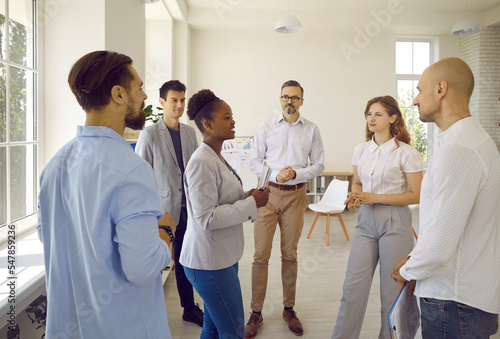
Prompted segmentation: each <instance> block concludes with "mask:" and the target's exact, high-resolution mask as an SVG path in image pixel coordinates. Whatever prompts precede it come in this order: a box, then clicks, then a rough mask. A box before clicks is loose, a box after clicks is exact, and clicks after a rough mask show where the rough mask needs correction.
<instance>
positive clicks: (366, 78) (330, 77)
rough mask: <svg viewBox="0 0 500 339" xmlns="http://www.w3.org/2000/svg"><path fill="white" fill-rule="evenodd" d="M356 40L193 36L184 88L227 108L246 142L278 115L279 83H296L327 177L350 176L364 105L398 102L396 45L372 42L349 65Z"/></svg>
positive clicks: (390, 38) (386, 38)
mask: <svg viewBox="0 0 500 339" xmlns="http://www.w3.org/2000/svg"><path fill="white" fill-rule="evenodd" d="M355 38H356V36H355V34H354V33H352V34H348V33H332V32H321V31H307V30H304V31H302V32H300V33H296V34H290V35H287V34H278V33H275V32H274V31H261V30H254V31H250V30H203V31H198V30H195V31H193V32H192V33H191V83H190V85H191V86H190V87H191V90H192V92H193V93H194V92H195V91H197V90H199V89H202V88H210V89H212V90H213V91H214V92H215V94H216V95H218V96H219V97H220V98H222V99H224V100H225V101H227V102H228V104H229V105H230V106H231V108H232V110H233V114H234V116H235V120H236V134H237V135H238V136H247V135H255V134H256V132H257V129H258V127H259V125H260V123H261V122H262V121H263V120H265V119H267V118H269V117H271V116H273V115H274V114H280V105H279V99H278V98H279V96H280V88H281V85H282V83H283V82H285V81H286V80H289V79H294V80H297V81H299V82H300V83H301V84H302V86H303V87H304V98H305V100H304V105H303V106H302V108H301V110H300V111H301V113H302V114H303V115H304V117H306V118H307V119H310V120H312V121H313V122H315V123H316V124H317V125H318V126H319V128H320V130H321V134H322V138H323V143H324V147H325V171H352V165H351V157H352V151H353V149H354V147H355V146H356V144H358V143H360V142H363V141H364V133H365V120H364V115H363V112H364V109H365V105H366V102H367V101H368V100H369V99H371V98H372V97H375V96H379V95H387V94H388V95H393V96H394V95H395V94H396V77H395V74H394V73H395V41H396V38H397V37H396V36H395V35H392V34H385V35H384V34H381V35H379V36H375V37H373V38H370V39H369V42H368V43H367V44H366V45H367V46H366V47H364V48H360V49H359V53H354V54H352V55H351V62H348V60H347V58H346V57H345V56H344V54H343V53H342V51H341V48H340V46H341V44H342V43H346V44H351V45H352V44H353V42H354V39H355ZM358 38H359V37H358ZM444 40H445V42H446V43H445V44H444V45H445V46H443V48H445V49H448V50H449V49H451V50H452V53H455V52H456V51H458V48H457V47H454V46H455V45H456V46H458V40H457V41H456V42H453V41H449V40H447V39H444ZM446 45H448V46H446ZM450 46H453V47H451V48H450ZM443 48H442V49H443ZM442 52H443V53H445V54H446V53H447V52H446V51H442ZM297 142H300V140H297Z"/></svg>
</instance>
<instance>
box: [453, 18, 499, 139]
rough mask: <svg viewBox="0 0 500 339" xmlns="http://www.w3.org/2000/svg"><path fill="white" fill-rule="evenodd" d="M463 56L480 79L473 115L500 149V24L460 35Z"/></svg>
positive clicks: (476, 89)
mask: <svg viewBox="0 0 500 339" xmlns="http://www.w3.org/2000/svg"><path fill="white" fill-rule="evenodd" d="M460 57H461V58H462V59H463V60H464V61H465V62H467V64H468V65H469V66H470V68H471V69H472V72H473V73H474V78H475V81H476V84H475V87H474V93H473V94H472V98H471V102H470V108H471V114H472V115H474V116H476V117H477V118H478V120H479V121H480V123H481V125H482V126H483V128H484V129H485V130H486V132H488V133H489V134H490V135H491V137H492V139H493V140H494V141H495V143H496V144H497V147H498V148H499V149H500V27H485V28H484V29H483V30H482V31H481V32H480V33H478V34H474V35H470V36H466V37H460Z"/></svg>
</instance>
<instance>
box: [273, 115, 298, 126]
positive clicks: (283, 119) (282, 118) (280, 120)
mask: <svg viewBox="0 0 500 339" xmlns="http://www.w3.org/2000/svg"><path fill="white" fill-rule="evenodd" d="M282 121H283V122H286V120H285V118H284V117H283V113H281V114H280V115H278V124H279V123H280V122H282ZM299 122H300V123H301V124H302V125H303V124H304V120H303V119H302V115H300V113H299V118H298V119H297V121H295V122H294V123H293V124H291V125H297V124H298V123H299ZM286 123H287V122H286Z"/></svg>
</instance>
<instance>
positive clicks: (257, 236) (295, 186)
mask: <svg viewBox="0 0 500 339" xmlns="http://www.w3.org/2000/svg"><path fill="white" fill-rule="evenodd" d="M303 102H304V89H303V88H302V86H301V85H300V84H299V82H297V81H295V80H289V81H286V82H285V83H284V84H283V85H282V86H281V96H280V103H281V108H282V114H280V115H278V116H275V117H273V118H271V119H269V120H267V121H265V122H264V123H262V125H261V126H260V128H259V130H258V132H257V136H256V140H255V146H254V149H253V151H252V157H251V159H250V168H251V170H252V172H253V173H254V174H256V175H257V176H259V175H260V174H261V171H262V166H263V165H267V166H269V167H270V168H272V169H273V172H272V173H271V176H270V177H269V186H270V194H269V201H268V203H267V205H266V206H265V207H263V208H260V209H259V216H258V218H257V220H256V222H255V225H254V245H255V254H254V261H253V264H252V302H251V305H250V308H251V309H252V314H251V315H250V319H249V320H248V322H247V324H246V326H245V338H254V337H255V336H256V335H257V329H258V328H259V327H260V326H261V325H262V323H263V317H262V313H261V312H262V309H263V306H264V299H265V296H266V289H267V276H268V266H269V258H270V257H271V249H272V243H273V236H274V233H275V231H276V224H277V223H278V224H279V228H280V237H281V280H282V283H283V305H284V310H283V319H284V320H285V321H286V322H287V323H288V328H289V329H290V331H291V332H292V333H294V334H295V335H299V336H300V335H302V334H303V333H304V330H303V328H302V324H301V322H300V320H299V319H298V317H297V315H296V313H295V311H294V310H293V307H294V306H295V291H296V284H297V270H298V265H297V247H298V243H299V239H300V235H301V233H302V227H303V226H304V213H305V210H306V207H307V195H306V188H305V182H306V181H307V180H308V179H312V178H315V177H318V176H320V175H321V174H322V173H323V158H324V152H323V142H322V141H321V135H320V132H319V128H318V127H317V126H316V125H315V124H314V123H312V122H310V121H309V120H306V119H305V118H303V117H302V116H301V115H300V113H299V108H300V107H301V106H302V104H303ZM309 161H310V163H311V164H310V165H309Z"/></svg>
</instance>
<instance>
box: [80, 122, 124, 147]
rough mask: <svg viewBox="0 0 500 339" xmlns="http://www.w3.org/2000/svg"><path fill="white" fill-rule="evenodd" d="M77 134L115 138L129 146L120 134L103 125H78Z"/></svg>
mask: <svg viewBox="0 0 500 339" xmlns="http://www.w3.org/2000/svg"><path fill="white" fill-rule="evenodd" d="M76 135H77V136H79V137H104V138H111V139H113V140H116V141H118V142H120V143H122V144H124V145H127V146H130V144H129V143H128V141H127V140H125V139H124V138H123V137H122V136H121V135H120V134H118V133H117V132H116V131H114V130H112V129H111V128H109V127H104V126H78V129H77V133H76Z"/></svg>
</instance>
